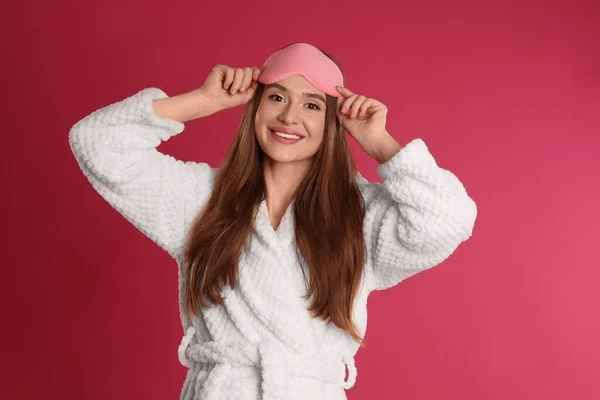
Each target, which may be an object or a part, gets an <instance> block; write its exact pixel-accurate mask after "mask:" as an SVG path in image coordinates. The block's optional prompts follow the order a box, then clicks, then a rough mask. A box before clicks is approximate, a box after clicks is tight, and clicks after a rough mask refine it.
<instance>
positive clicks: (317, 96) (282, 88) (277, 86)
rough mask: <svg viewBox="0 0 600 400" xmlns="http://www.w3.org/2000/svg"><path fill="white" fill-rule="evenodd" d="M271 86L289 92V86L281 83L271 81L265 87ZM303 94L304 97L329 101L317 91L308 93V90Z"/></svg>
mask: <svg viewBox="0 0 600 400" xmlns="http://www.w3.org/2000/svg"><path fill="white" fill-rule="evenodd" d="M270 87H274V88H277V89H279V90H281V91H283V92H289V90H288V88H286V87H285V86H282V85H280V84H279V83H270V84H268V85H267V86H266V87H265V89H268V88H270ZM302 96H304V97H311V98H313V99H317V100H321V101H322V102H323V103H325V104H327V101H325V98H324V97H323V96H321V95H320V94H317V93H308V92H304V93H302Z"/></svg>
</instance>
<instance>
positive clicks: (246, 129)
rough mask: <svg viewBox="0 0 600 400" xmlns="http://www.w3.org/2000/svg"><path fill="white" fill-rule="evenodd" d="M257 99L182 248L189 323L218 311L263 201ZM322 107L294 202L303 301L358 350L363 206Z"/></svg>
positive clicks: (330, 111)
mask: <svg viewBox="0 0 600 400" xmlns="http://www.w3.org/2000/svg"><path fill="white" fill-rule="evenodd" d="M321 51H322V52H323V54H325V55H327V56H328V57H329V58H330V59H332V60H333V61H334V62H335V63H336V64H338V65H339V63H338V62H337V61H336V60H335V59H334V58H333V57H332V56H331V55H330V54H328V53H326V52H324V51H323V50H321ZM263 91H264V85H263V84H260V83H259V85H258V87H257V88H256V91H255V94H254V96H253V97H252V99H251V100H250V101H249V102H248V104H247V105H246V108H245V112H244V115H243V117H242V121H241V123H240V125H239V127H238V130H237V134H236V136H235V138H234V140H233V143H232V145H231V147H230V148H229V151H228V153H227V156H226V158H225V160H224V162H223V164H222V165H221V168H219V169H218V172H217V174H216V177H215V182H214V187H213V191H212V194H211V196H210V199H209V200H208V202H207V204H206V206H205V207H204V208H203V210H202V211H201V213H199V214H198V216H197V217H196V220H195V221H194V223H193V225H192V227H191V229H190V233H189V234H188V237H187V240H186V244H185V248H184V257H185V259H186V260H187V263H188V264H187V265H188V269H187V272H186V275H185V278H184V279H185V282H186V287H187V293H186V298H187V305H188V308H189V310H190V311H191V312H192V313H193V314H194V315H195V314H196V312H197V310H198V307H199V306H202V307H207V306H208V302H212V303H219V304H222V303H223V298H222V297H221V296H220V294H219V292H220V290H221V289H222V288H223V286H224V285H230V286H231V287H234V286H235V284H236V282H237V278H238V259H239V257H240V254H241V252H242V250H243V248H244V246H245V244H246V242H247V240H248V237H249V235H250V234H251V231H252V228H253V224H254V218H255V216H256V211H257V207H258V205H259V204H260V203H261V201H262V199H263V195H264V189H265V184H264V180H263V178H264V176H263V157H264V153H263V152H262V149H261V148H260V145H259V144H258V142H257V140H256V134H255V129H254V118H255V115H256V112H257V109H258V105H259V102H260V99H261V97H262V94H263ZM326 101H327V106H326V113H325V132H324V136H323V142H322V143H321V146H320V148H319V150H318V151H317V153H316V154H315V156H314V161H313V163H312V166H311V168H310V170H309V171H308V173H307V174H306V176H305V178H304V180H303V181H302V182H301V184H300V185H299V187H298V189H297V190H296V194H295V198H294V205H293V212H294V224H295V226H294V230H295V235H296V251H297V255H298V260H299V261H300V263H301V267H302V272H303V274H304V277H305V284H306V285H307V288H308V290H307V294H306V297H305V298H307V299H308V298H312V302H311V306H310V307H309V311H310V312H311V313H312V315H313V317H316V318H321V319H322V320H324V321H331V322H332V323H333V324H334V325H336V326H337V327H338V328H340V329H342V330H344V331H346V332H348V333H349V334H350V335H351V337H352V338H353V339H354V340H355V341H356V342H358V343H360V345H361V346H364V343H363V338H362V337H361V336H360V335H359V332H358V329H357V327H356V325H355V323H354V320H353V318H352V315H353V310H354V302H355V299H356V296H357V293H358V290H359V286H360V283H361V279H362V275H363V270H364V264H365V261H366V249H365V242H364V237H363V218H364V213H365V210H364V202H363V197H362V194H361V193H360V190H359V188H358V184H357V181H356V167H355V165H354V161H353V159H352V156H351V154H350V150H349V147H348V142H347V140H346V135H345V132H344V129H343V128H342V127H341V126H340V123H339V120H338V119H337V116H336V105H337V100H336V98H334V97H332V96H329V95H327V99H326ZM322 238H327V239H326V240H323V239H322ZM300 254H301V255H302V257H303V258H304V260H302V257H300V256H299V255H300ZM307 268H308V279H307V276H306V273H305V270H306V269H307Z"/></svg>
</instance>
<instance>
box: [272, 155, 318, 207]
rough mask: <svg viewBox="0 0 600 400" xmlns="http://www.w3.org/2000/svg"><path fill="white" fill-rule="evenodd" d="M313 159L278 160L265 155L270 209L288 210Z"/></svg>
mask: <svg viewBox="0 0 600 400" xmlns="http://www.w3.org/2000/svg"><path fill="white" fill-rule="evenodd" d="M311 163H312V160H311V159H307V160H301V161H291V162H278V161H274V160H272V159H270V158H269V157H265V159H264V165H263V170H264V177H265V199H266V200H267V205H268V206H269V210H271V211H274V212H277V211H280V210H286V209H287V207H288V206H289V204H290V203H291V202H292V200H293V199H294V194H295V193H296V190H297V189H298V186H300V183H302V180H303V179H304V177H305V176H306V174H307V173H308V170H309V169H310V165H311Z"/></svg>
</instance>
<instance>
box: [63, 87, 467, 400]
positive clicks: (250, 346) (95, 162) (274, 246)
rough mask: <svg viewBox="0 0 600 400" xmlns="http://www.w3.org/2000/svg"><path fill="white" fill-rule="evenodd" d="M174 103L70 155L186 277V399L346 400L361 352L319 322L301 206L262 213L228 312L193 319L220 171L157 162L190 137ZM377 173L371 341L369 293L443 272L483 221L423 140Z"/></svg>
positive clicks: (95, 121)
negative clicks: (208, 209)
mask: <svg viewBox="0 0 600 400" xmlns="http://www.w3.org/2000/svg"><path fill="white" fill-rule="evenodd" d="M164 97H167V95H166V94H165V93H164V92H163V91H162V90H160V89H158V88H147V89H144V90H141V91H139V92H138V93H136V94H134V95H132V96H130V97H128V98H126V99H124V100H122V101H120V102H117V103H115V104H112V105H109V106H107V107H104V108H102V109H100V110H98V111H96V112H94V113H91V114H90V115H88V116H87V117H85V118H84V119H82V120H81V121H79V122H78V123H76V124H75V125H74V126H73V128H72V129H71V131H70V134H69V143H70V146H71V149H72V150H73V153H74V155H75V157H76V159H77V161H78V163H79V165H80V167H81V169H82V171H83V173H84V174H85V176H86V177H87V178H88V179H89V181H90V183H91V184H92V185H93V187H94V189H95V190H96V191H97V192H98V193H99V194H100V195H101V196H102V197H103V198H104V199H105V200H106V201H108V202H109V203H110V204H111V205H112V206H113V207H114V208H115V209H116V210H117V211H118V212H119V213H121V214H122V215H123V216H124V217H125V218H127V220H129V221H130V222H131V223H132V224H133V225H135V226H136V227H137V228H138V229H139V230H140V231H141V232H143V233H144V234H145V235H146V236H148V237H149V238H150V239H151V240H153V241H154V242H155V243H156V244H158V245H159V246H160V247H162V248H163V249H165V250H166V251H167V252H168V253H169V254H170V255H171V256H172V257H173V258H174V260H175V261H176V263H177V264H178V266H179V267H180V268H179V309H180V313H181V320H182V324H183V330H184V332H185V335H184V336H183V339H182V343H181V345H180V347H179V359H180V361H181V363H182V364H183V365H184V366H186V367H188V368H189V370H188V373H187V377H186V380H185V383H184V385H183V389H182V392H181V399H183V400H199V399H203V400H209V399H210V400H213V399H235V400H240V399H244V400H245V399H264V400H295V399H297V400H300V399H302V400H307V399H327V400H336V399H346V394H345V389H349V388H350V387H352V386H353V384H354V381H355V379H356V369H355V367H354V358H353V357H354V355H355V354H356V351H357V350H358V344H357V343H356V342H354V341H353V340H352V338H351V337H350V336H349V335H348V334H347V333H346V332H344V331H341V330H340V329H339V328H337V327H336V326H334V325H333V324H331V323H325V322H324V321H321V320H319V319H315V318H312V317H311V315H310V313H309V311H308V310H307V307H308V305H309V300H305V299H303V296H304V295H305V294H306V286H305V284H304V280H303V276H302V272H301V270H300V266H299V265H298V261H297V259H296V256H295V252H294V249H295V239H294V221H293V218H294V215H293V209H292V207H291V206H290V207H289V208H288V209H287V211H286V213H285V215H284V216H283V218H282V220H281V223H280V226H279V227H278V229H277V230H276V231H275V230H274V229H273V227H272V225H271V223H270V221H269V215H268V210H267V205H266V202H265V201H264V200H263V201H262V203H261V204H260V206H259V209H258V213H257V216H256V222H255V225H254V229H253V231H252V234H251V237H250V240H249V242H248V245H247V246H246V248H245V249H244V251H243V252H242V255H241V257H240V260H239V281H238V283H237V285H236V287H235V289H233V290H232V289H231V288H229V287H227V288H225V289H224V290H223V291H222V295H223V297H224V299H225V303H224V305H216V306H212V307H210V308H208V309H203V310H201V311H200V312H199V313H198V314H197V315H195V316H193V317H190V315H189V313H188V310H187V307H186V304H185V298H184V294H185V282H184V281H183V279H182V278H183V273H184V271H185V268H186V265H185V263H184V262H183V260H182V249H183V244H184V238H185V236H186V234H187V232H188V229H189V228H190V227H191V223H192V220H193V218H194V217H195V216H196V215H197V213H198V212H199V211H200V209H201V208H202V206H203V205H204V204H205V203H206V201H207V200H208V198H209V196H210V193H211V189H212V186H213V182H214V176H215V172H216V169H214V168H212V167H211V166H209V165H208V164H206V163H195V162H183V161H179V160H176V159H174V158H173V157H171V156H168V155H165V154H162V153H160V152H158V151H157V150H156V147H157V146H158V145H159V144H160V143H161V141H164V140H167V139H169V138H170V137H171V136H174V135H176V134H178V133H180V132H182V131H183V130H184V125H183V124H182V123H179V122H177V121H173V120H169V119H166V118H162V117H159V116H158V115H156V114H155V113H154V111H153V106H152V102H153V100H155V99H158V98H164ZM377 173H378V174H379V176H380V177H381V178H382V180H383V184H380V183H369V182H367V181H366V180H365V179H364V178H363V177H362V175H361V174H358V176H357V179H358V182H359V185H360V188H361V192H362V194H363V197H364V199H365V204H366V215H365V220H364V235H365V240H366V245H367V258H368V260H367V263H366V266H365V272H364V275H363V280H362V285H361V289H360V292H359V295H358V298H357V302H356V307H355V314H354V318H355V321H356V323H357V326H358V327H359V330H360V331H361V334H363V335H364V332H365V330H366V324H367V308H366V304H367V296H368V295H369V293H370V292H371V291H373V290H380V289H385V288H389V287H391V286H394V285H396V284H397V283H399V282H400V281H401V280H403V279H406V278H408V277H409V276H411V275H414V274H416V273H417V272H419V271H423V270H425V269H427V268H429V267H432V266H434V265H437V264H439V263H441V262H442V261H443V260H445V259H446V258H447V257H448V256H449V255H450V254H452V252H453V251H454V250H455V249H456V248H457V246H458V245H459V244H460V243H461V242H463V241H465V240H467V239H468V238H469V237H470V236H471V234H472V230H473V226H474V223H475V219H476V215H477V208H476V205H475V203H474V202H473V200H472V199H471V198H470V197H469V196H468V195H467V193H466V191H465V189H464V187H463V185H462V184H461V182H460V181H459V180H458V179H457V177H456V176H454V175H453V174H452V173H450V172H449V171H447V170H444V169H442V168H440V167H438V166H437V165H436V162H435V160H434V158H433V157H432V155H431V154H430V153H429V151H428V149H427V146H426V145H425V143H424V142H423V141H422V140H421V139H414V140H413V141H411V142H410V143H408V144H407V145H406V146H404V147H403V148H402V149H401V150H400V151H399V152H398V153H397V154H396V155H394V157H393V158H392V159H391V160H389V161H388V162H386V163H384V164H382V165H380V166H379V167H378V168H377ZM317 234H318V233H317ZM182 270H183V271H182ZM346 368H347V370H348V377H347V378H346Z"/></svg>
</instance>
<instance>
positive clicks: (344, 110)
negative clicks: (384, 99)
mask: <svg viewBox="0 0 600 400" xmlns="http://www.w3.org/2000/svg"><path fill="white" fill-rule="evenodd" d="M336 89H337V90H338V92H339V93H340V96H339V97H338V99H337V106H338V111H339V113H340V114H342V115H343V116H347V117H348V118H360V117H364V116H365V115H366V114H367V113H368V112H369V111H371V112H373V111H374V110H379V109H385V106H384V105H383V104H381V103H380V102H379V101H377V100H375V99H372V98H368V97H365V96H362V95H359V94H355V93H353V92H352V91H350V90H349V89H348V88H345V87H343V86H337V87H336Z"/></svg>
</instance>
